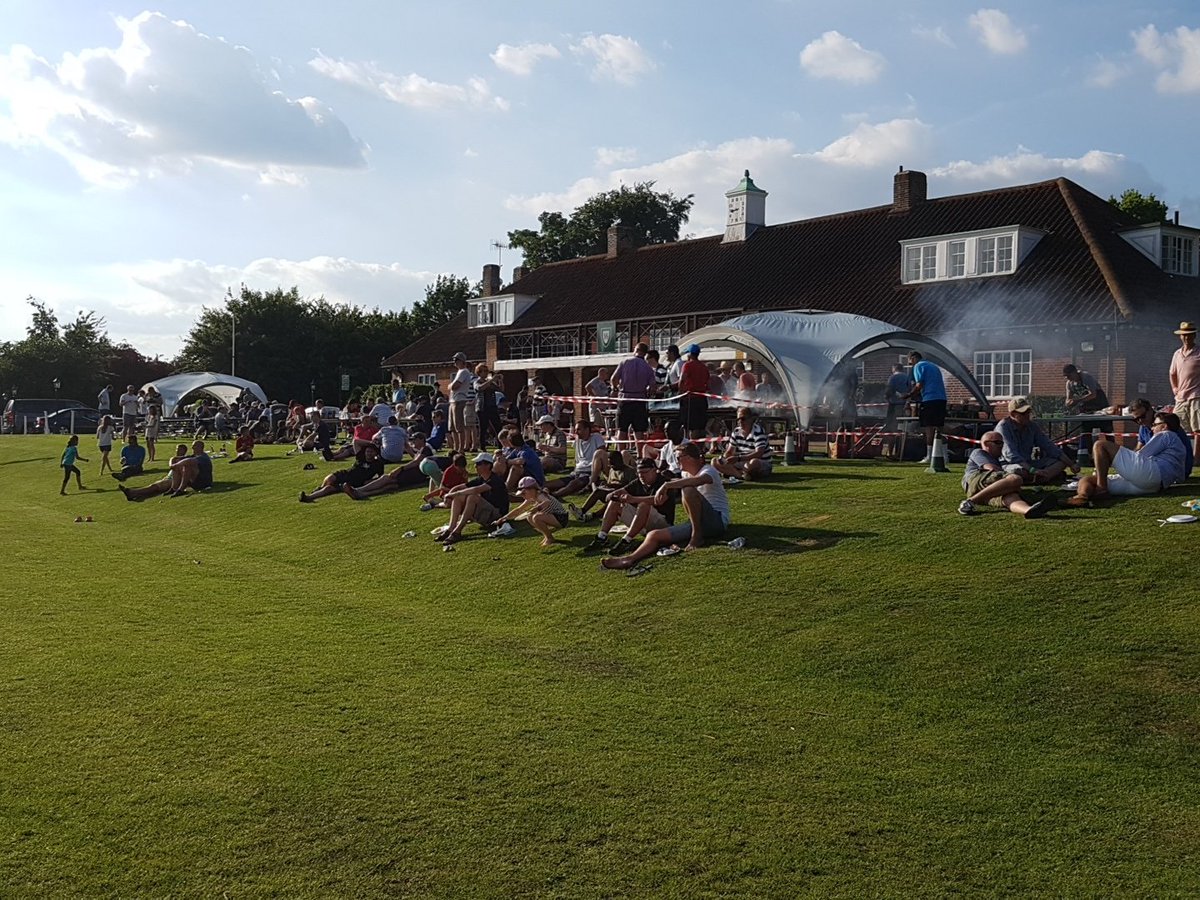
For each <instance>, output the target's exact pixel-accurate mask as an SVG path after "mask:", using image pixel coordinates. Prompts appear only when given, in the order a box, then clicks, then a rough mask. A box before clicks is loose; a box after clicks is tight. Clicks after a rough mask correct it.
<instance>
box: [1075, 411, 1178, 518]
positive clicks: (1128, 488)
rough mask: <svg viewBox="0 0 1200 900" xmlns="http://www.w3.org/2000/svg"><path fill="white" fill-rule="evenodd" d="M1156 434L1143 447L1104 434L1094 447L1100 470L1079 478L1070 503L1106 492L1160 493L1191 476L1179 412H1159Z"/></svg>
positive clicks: (1084, 502) (1123, 494)
mask: <svg viewBox="0 0 1200 900" xmlns="http://www.w3.org/2000/svg"><path fill="white" fill-rule="evenodd" d="M1150 430H1151V431H1152V432H1153V436H1152V437H1151V438H1150V440H1148V441H1147V442H1146V443H1145V445H1143V447H1142V448H1141V449H1140V450H1137V451H1134V450H1130V449H1129V448H1128V447H1118V446H1117V445H1116V444H1115V443H1114V442H1113V441H1110V440H1107V439H1105V438H1101V439H1100V440H1098V441H1096V443H1095V444H1094V445H1093V447H1092V452H1093V453H1094V454H1095V456H1096V474H1095V475H1086V476H1084V477H1083V478H1080V479H1079V488H1078V490H1077V492H1076V494H1075V496H1074V497H1072V498H1071V499H1069V500H1068V501H1067V502H1066V505H1067V506H1075V507H1079V506H1087V505H1088V504H1089V503H1090V502H1091V501H1092V499H1093V498H1095V497H1103V496H1106V495H1111V496H1120V497H1130V496H1136V495H1138V494H1157V493H1158V492H1159V491H1161V490H1164V489H1166V488H1169V487H1170V486H1171V485H1173V484H1175V483H1177V482H1180V481H1183V480H1184V479H1186V478H1187V469H1186V466H1187V452H1186V450H1185V448H1184V441H1183V439H1182V438H1180V437H1179V434H1178V433H1177V432H1178V431H1179V430H1180V425H1179V416H1177V415H1175V414H1174V413H1158V414H1157V415H1156V416H1155V417H1154V421H1153V422H1152V424H1151V426H1150Z"/></svg>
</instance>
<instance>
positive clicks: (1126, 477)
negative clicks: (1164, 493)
mask: <svg viewBox="0 0 1200 900" xmlns="http://www.w3.org/2000/svg"><path fill="white" fill-rule="evenodd" d="M1112 467H1113V473H1114V474H1111V475H1109V476H1108V492H1109V493H1110V494H1117V495H1120V496H1130V495H1134V494H1157V493H1158V492H1159V491H1161V490H1162V486H1163V484H1162V476H1161V475H1160V474H1159V472H1158V465H1157V464H1156V463H1155V462H1154V460H1153V459H1151V458H1149V457H1146V456H1139V455H1138V454H1136V453H1134V452H1133V451H1132V450H1130V449H1129V448H1128V447H1122V448H1121V449H1119V450H1118V451H1117V455H1116V456H1114V457H1113V465H1112Z"/></svg>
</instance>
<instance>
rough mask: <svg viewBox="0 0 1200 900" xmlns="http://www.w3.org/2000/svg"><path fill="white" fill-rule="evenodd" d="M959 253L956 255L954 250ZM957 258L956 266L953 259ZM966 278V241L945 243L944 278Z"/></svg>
mask: <svg viewBox="0 0 1200 900" xmlns="http://www.w3.org/2000/svg"><path fill="white" fill-rule="evenodd" d="M956 248H957V250H958V251H959V252H958V253H956V252H955V250H956ZM956 256H957V257H958V261H957V262H958V264H957V265H956V264H955V257H956ZM966 276H967V242H966V241H947V242H946V277H947V278H965V277H966Z"/></svg>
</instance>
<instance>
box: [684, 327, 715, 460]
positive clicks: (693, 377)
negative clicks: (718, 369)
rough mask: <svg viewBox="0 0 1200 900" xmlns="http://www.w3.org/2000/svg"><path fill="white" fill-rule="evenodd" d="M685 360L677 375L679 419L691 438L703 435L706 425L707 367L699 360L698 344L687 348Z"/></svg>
mask: <svg viewBox="0 0 1200 900" xmlns="http://www.w3.org/2000/svg"><path fill="white" fill-rule="evenodd" d="M685 352H686V361H685V362H684V364H683V370H682V371H681V373H680V375H679V393H680V394H681V395H682V396H680V398H679V420H680V421H681V422H682V423H683V429H684V431H686V432H688V433H689V434H690V435H691V436H692V438H693V439H698V438H702V437H704V432H705V427H706V426H707V425H708V397H706V396H704V395H705V394H706V393H707V392H708V379H709V372H708V367H707V366H706V365H704V363H702V362H700V345H699V344H692V345H691V346H689V347H688V348H687V350H686V351H685Z"/></svg>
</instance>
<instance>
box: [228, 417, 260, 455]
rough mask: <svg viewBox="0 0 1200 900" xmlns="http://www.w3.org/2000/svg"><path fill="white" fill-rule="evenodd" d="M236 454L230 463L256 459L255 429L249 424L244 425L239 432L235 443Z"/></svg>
mask: <svg viewBox="0 0 1200 900" xmlns="http://www.w3.org/2000/svg"><path fill="white" fill-rule="evenodd" d="M233 449H234V452H235V454H236V455H235V456H234V457H233V459H231V460H230V461H229V464H230V465H233V464H234V463H235V462H249V461H250V460H252V459H254V429H253V428H252V427H251V426H249V425H243V426H242V430H241V431H239V432H238V437H237V442H236V443H235V444H234V445H233Z"/></svg>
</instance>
